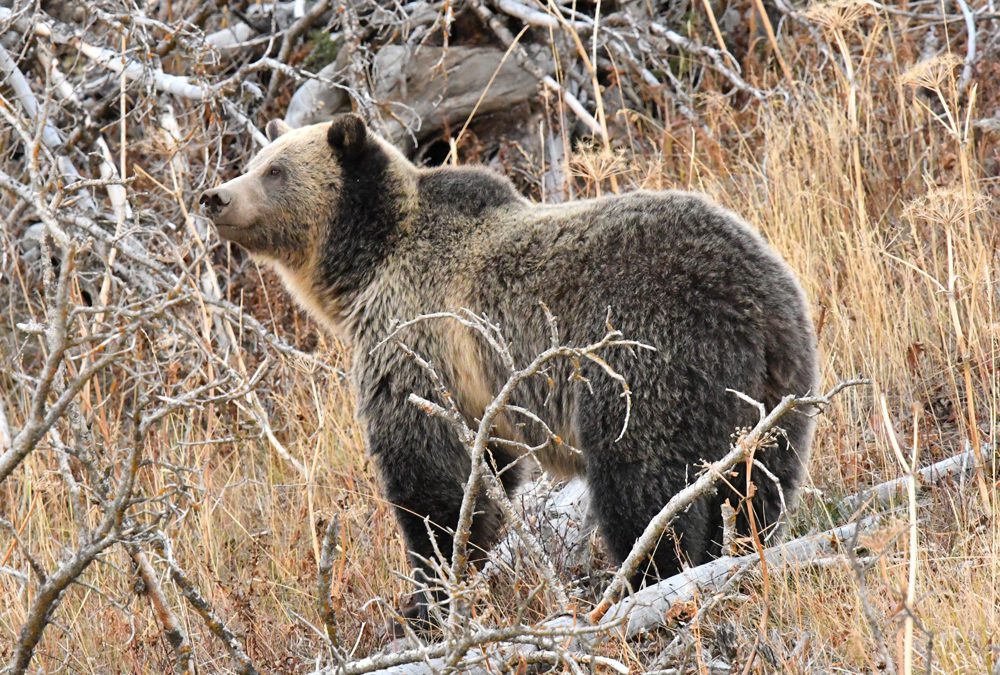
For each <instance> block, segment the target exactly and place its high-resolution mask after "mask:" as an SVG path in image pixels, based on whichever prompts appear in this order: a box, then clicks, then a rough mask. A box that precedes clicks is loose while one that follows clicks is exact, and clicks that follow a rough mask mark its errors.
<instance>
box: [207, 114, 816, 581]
mask: <svg viewBox="0 0 1000 675" xmlns="http://www.w3.org/2000/svg"><path fill="white" fill-rule="evenodd" d="M268 133H269V136H273V137H276V138H275V139H274V140H273V142H272V143H271V144H270V145H268V146H267V147H265V148H264V150H262V151H261V153H260V155H259V156H258V157H257V158H255V159H254V160H253V162H252V163H251V165H250V170H249V171H248V173H247V174H246V175H244V176H241V177H240V178H237V179H235V180H234V181H231V182H230V183H227V184H225V185H223V186H221V187H220V188H217V189H216V190H213V191H209V192H208V193H206V195H205V197H203V202H205V203H206V204H207V206H208V209H209V211H210V212H211V213H213V214H214V219H215V221H216V223H217V225H219V226H220V227H219V231H220V234H222V235H223V236H225V237H227V238H229V239H232V240H233V241H236V242H237V243H240V244H242V245H244V246H245V247H246V248H248V249H249V250H250V251H251V253H253V254H255V255H256V256H258V257H259V258H260V259H263V260H265V261H266V262H268V263H270V264H272V265H273V266H274V267H275V268H276V269H277V270H278V271H279V272H280V273H281V275H282V276H283V277H284V279H285V281H286V282H287V284H288V287H289V289H290V290H291V292H292V293H293V295H294V296H295V297H296V298H297V299H298V300H299V301H300V302H301V303H302V304H303V305H304V306H306V307H307V308H309V309H310V310H311V311H312V312H313V314H314V315H316V316H317V317H318V318H319V319H320V320H321V321H322V322H324V323H325V324H327V325H328V326H330V327H332V328H334V329H336V330H338V331H340V332H341V334H343V335H345V336H346V337H347V338H348V339H349V342H350V343H351V344H352V345H353V347H354V350H353V353H354V357H353V359H354V360H353V378H354V383H355V386H356V388H357V395H358V415H359V418H360V420H361V421H362V423H363V425H364V429H365V435H366V440H367V447H368V450H369V452H370V453H371V455H372V457H373V458H374V461H375V463H376V465H377V466H378V469H379V471H380V473H381V477H382V481H383V483H384V488H385V492H386V496H387V498H388V499H389V501H391V502H392V504H393V505H394V506H395V509H396V515H397V518H398V520H399V525H400V527H401V529H402V532H403V536H404V537H405V539H406V546H407V548H408V549H409V550H410V551H412V552H413V553H414V554H417V556H423V557H431V556H432V555H433V553H432V549H431V545H430V542H429V539H428V536H427V533H426V528H425V525H424V518H429V519H430V521H431V522H432V523H433V524H434V526H435V527H436V528H437V530H436V536H437V539H438V545H439V547H440V549H441V550H442V551H445V552H447V551H450V549H451V540H450V537H449V535H448V531H449V529H451V528H454V527H455V524H456V521H457V518H458V511H459V505H460V503H461V500H462V489H463V485H464V483H465V480H466V478H467V476H468V474H469V458H468V455H467V452H466V450H465V449H464V448H463V447H462V446H461V444H460V443H459V441H458V438H457V437H456V434H455V433H454V431H453V430H452V429H451V428H450V427H449V426H448V425H447V424H446V423H445V422H443V421H441V420H440V419H437V418H433V417H429V416H427V415H426V414H424V413H423V412H421V411H420V410H418V409H417V408H416V407H414V406H413V405H411V404H410V403H408V402H407V397H408V396H409V395H410V394H411V393H414V392H415V393H417V394H419V395H421V396H425V397H428V398H433V397H434V392H433V390H432V388H431V385H430V383H429V381H428V378H427V375H426V374H425V373H424V372H422V371H421V370H420V368H419V367H418V366H417V365H416V364H415V363H413V362H412V361H411V360H410V359H409V358H407V357H406V356H405V355H403V354H402V353H401V352H400V351H399V350H398V349H394V348H393V347H392V346H391V345H389V346H382V347H379V348H376V345H378V344H379V343H380V341H382V340H383V338H385V336H386V334H387V332H388V331H389V330H390V329H391V327H392V325H393V323H394V322H395V321H397V320H405V319H409V318H413V317H415V316H417V315H419V314H424V313H428V312H434V311H441V310H454V309H457V308H468V309H470V310H472V311H473V312H477V313H484V314H486V315H487V316H488V317H490V319H491V320H493V321H495V322H497V323H498V324H499V325H500V326H501V327H502V328H503V330H504V332H505V335H506V337H507V338H508V339H509V340H510V342H511V345H512V348H513V350H514V352H515V357H516V358H517V359H518V360H519V363H521V364H525V363H527V362H528V361H529V360H530V359H531V358H532V357H533V356H535V355H536V354H537V353H538V352H540V351H541V350H543V349H544V348H546V347H547V346H548V344H547V340H548V330H547V327H546V323H545V315H544V311H543V309H542V304H543V303H544V305H545V306H546V307H548V308H549V310H550V311H551V312H552V313H553V314H554V315H555V316H556V317H558V320H559V328H560V331H561V337H562V340H563V341H564V342H565V343H568V344H575V345H582V344H587V343H589V342H593V341H595V340H597V339H599V338H600V337H602V336H603V334H604V333H605V332H606V322H605V320H606V317H607V314H608V308H609V307H610V311H611V314H610V316H611V322H612V324H613V325H614V326H615V328H617V329H619V330H621V331H622V332H623V333H624V334H625V336H627V337H629V338H631V339H636V340H640V341H643V342H646V343H648V344H651V345H653V346H655V347H656V351H635V352H628V353H626V352H623V351H622V352H618V353H612V354H610V356H609V360H610V361H611V363H612V365H613V366H614V367H615V368H616V369H618V370H619V371H620V372H621V373H623V374H624V375H625V377H626V379H627V380H628V382H629V383H630V385H631V388H632V393H633V401H632V418H631V422H630V423H629V426H628V430H627V433H626V434H625V435H624V437H623V438H622V439H621V440H618V441H616V438H617V437H618V435H619V433H620V431H621V429H622V423H623V420H624V413H625V406H624V401H623V399H622V397H621V389H620V387H619V385H618V384H617V383H615V382H614V381H612V380H611V379H610V378H609V377H608V376H607V375H606V374H605V373H604V372H602V371H601V370H600V369H599V368H597V367H595V366H593V365H589V364H584V365H583V366H582V367H583V375H584V377H585V378H586V381H583V380H581V379H579V378H577V379H573V378H571V377H570V374H571V371H570V368H571V367H572V366H571V364H568V363H563V364H559V365H558V366H556V367H555V372H554V373H553V377H552V378H550V379H546V378H536V379H534V380H533V381H532V382H530V383H529V384H526V385H525V386H524V387H523V388H522V389H521V390H520V391H519V392H517V395H516V396H515V402H516V403H518V404H519V405H522V406H524V407H526V408H529V409H531V410H534V411H536V412H537V413H539V414H540V415H541V416H542V418H543V419H545V420H546V421H547V422H548V423H549V424H550V426H551V427H552V428H553V429H554V430H555V431H556V433H558V434H559V435H561V436H562V437H563V438H565V439H567V441H568V442H569V443H570V444H572V445H573V446H575V447H577V448H580V449H581V450H582V452H583V456H582V457H579V456H576V455H571V454H569V453H568V452H565V451H563V452H559V451H558V450H553V451H550V452H549V453H548V454H547V455H545V456H543V457H541V458H540V459H541V461H542V463H543V465H547V466H548V467H549V468H550V469H551V470H553V471H554V472H555V473H557V474H559V475H566V474H571V473H580V474H582V475H584V476H585V478H586V481H587V483H588V485H589V487H590V490H591V495H592V508H593V511H594V514H595V515H596V518H597V520H598V523H599V525H600V530H601V533H602V534H603V536H604V539H605V541H606V542H607V545H608V547H609V548H610V550H611V553H612V554H613V555H614V556H616V557H617V558H618V559H623V558H624V557H625V556H626V554H627V553H628V552H629V550H630V549H631V548H632V546H633V544H634V542H635V540H636V538H637V537H638V536H639V534H640V533H641V532H642V530H643V528H644V527H645V526H646V524H647V523H648V522H649V520H650V518H652V517H653V516H654V515H655V514H656V513H657V512H658V511H659V509H660V508H661V507H662V506H663V504H665V503H666V502H667V500H669V499H670V497H671V496H673V495H674V494H675V493H677V492H678V491H679V490H680V489H682V488H683V487H684V486H685V485H687V484H688V483H689V482H690V481H691V480H692V478H693V477H694V476H695V475H696V474H697V473H698V471H699V469H700V467H701V465H702V463H703V462H705V461H710V460H715V459H718V458H719V457H721V456H722V455H723V454H724V453H725V452H726V451H727V450H728V448H729V445H730V441H731V439H732V435H733V434H734V432H736V430H737V429H738V428H740V427H744V426H751V425H752V424H754V423H755V422H756V419H757V414H758V413H757V410H756V409H755V408H754V407H753V406H750V405H748V404H747V403H745V402H743V401H741V400H740V399H738V398H737V397H736V396H734V395H733V394H732V393H730V392H727V391H726V390H727V389H733V390H738V391H741V392H743V393H745V394H747V395H749V396H751V397H753V398H755V399H757V400H759V401H763V402H764V404H765V405H767V406H773V405H775V404H776V403H777V402H778V401H779V400H780V398H781V397H782V396H784V395H786V394H797V395H802V394H806V393H807V392H810V391H812V390H813V389H814V386H815V384H816V378H817V375H816V351H815V337H814V333H813V327H812V323H811V321H810V318H809V313H808V310H807V306H806V300H805V298H804V296H803V293H802V290H801V288H800V287H799V284H798V283H797V282H796V280H795V277H794V276H793V274H792V272H791V271H790V270H789V268H788V266H787V265H786V264H785V263H784V262H783V261H782V260H781V259H780V258H779V257H778V255H777V254H776V253H775V252H774V251H773V250H772V249H771V248H770V247H769V246H768V245H767V244H766V243H765V242H764V240H763V239H762V238H761V237H760V236H759V235H758V234H757V233H756V232H755V231H754V230H752V229H751V228H750V227H749V226H748V225H747V224H746V223H744V222H743V221H742V220H741V219H740V218H738V217H737V216H735V215H734V214H733V213H731V212H729V211H727V210H725V209H724V208H722V207H721V206H719V205H717V204H715V203H713V202H711V201H709V200H708V199H706V198H705V197H703V196H701V195H697V194H692V193H688V192H678V191H668V192H642V191H640V192H635V193H632V194H627V195H620V196H609V197H604V198H600V199H593V200H586V201H579V202H571V203H568V204H560V205H554V206H541V205H537V204H532V203H530V202H528V201H527V200H525V199H524V198H523V197H521V196H520V195H519V194H518V193H517V192H516V191H515V189H514V187H513V185H512V184H511V183H510V182H509V181H508V180H507V179H506V178H504V177H502V176H499V175H497V174H495V173H493V172H490V171H487V170H484V169H480V168H451V167H448V168H437V169H419V168H417V167H415V166H413V165H412V164H410V163H409V162H408V161H407V160H406V159H405V158H404V157H403V156H402V155H401V154H399V153H398V152H397V151H396V150H395V149H394V148H392V147H391V146H389V145H388V144H386V143H385V142H384V141H382V140H381V139H380V138H379V137H377V136H376V135H375V134H374V133H372V132H370V131H368V130H367V129H366V128H365V126H364V124H363V122H362V121H361V120H360V118H358V117H356V116H353V115H347V116H342V117H338V118H336V119H335V120H334V121H333V122H332V124H325V125H315V126H312V127H306V128H303V129H297V130H287V129H285V128H282V126H281V125H280V124H274V123H272V125H269V126H268ZM272 165H277V166H278V167H279V169H280V170H279V171H278V173H277V174H276V175H271V172H270V168H269V167H271V166H272ZM227 204H228V205H227ZM232 204H239V207H238V208H239V211H238V212H237V213H235V214H229V208H231V206H229V205H232ZM402 337H403V339H404V341H405V342H406V343H407V344H408V345H409V346H410V347H412V348H413V349H414V350H416V351H417V352H418V353H420V354H421V355H423V356H424V357H426V358H427V359H428V360H430V361H431V362H432V363H434V364H435V365H436V366H437V367H438V368H440V369H441V370H442V371H443V375H444V377H445V379H446V380H447V382H448V383H449V384H450V386H451V388H452V389H453V391H454V394H455V396H456V400H457V402H458V405H459V406H460V409H461V411H462V412H463V414H464V415H466V416H467V417H468V419H469V420H470V421H472V420H476V419H477V418H479V417H480V416H481V415H482V412H483V409H484V406H485V405H486V404H487V403H488V402H489V401H490V400H491V399H492V397H493V395H495V393H496V392H497V391H499V389H500V387H501V385H502V384H503V382H504V381H505V380H506V377H507V373H506V372H505V371H504V369H503V368H502V367H501V364H500V363H498V361H497V359H496V356H495V354H494V353H493V352H492V351H491V350H490V348H489V347H488V346H487V345H486V344H485V343H484V341H483V340H482V339H481V337H480V336H478V335H477V334H475V333H474V332H473V331H471V330H469V329H466V328H463V327H461V326H459V325H458V324H457V323H456V322H453V321H450V320H440V321H431V322H423V323H421V324H418V325H417V326H416V327H414V328H412V329H410V330H409V332H408V333H407V334H405V335H403V336H402ZM553 383H554V384H553ZM782 426H783V431H784V433H783V434H782V435H781V437H780V438H779V439H778V441H777V442H776V444H775V445H774V447H771V448H768V449H766V450H765V451H763V452H761V453H759V459H760V460H761V461H762V462H763V463H764V464H765V465H766V466H767V467H768V468H769V469H770V471H771V472H772V473H773V474H774V475H776V476H777V477H778V478H779V479H780V481H781V484H782V486H783V489H784V496H785V499H786V501H787V502H788V503H789V504H791V503H792V502H793V498H794V493H795V491H796V488H797V487H798V485H799V483H800V482H801V480H802V474H803V470H804V467H805V464H806V461H807V459H808V456H809V447H810V442H811V437H812V431H813V424H812V422H811V420H810V419H809V418H808V417H806V416H804V415H800V414H793V415H791V416H789V417H787V418H785V419H784V420H783V421H782ZM499 427H500V428H499V429H498V433H501V434H503V435H507V436H510V437H514V438H519V439H521V440H526V441H530V442H532V443H535V442H538V441H539V439H538V438H537V435H536V432H537V430H532V429H530V428H527V429H526V428H523V426H522V425H514V424H512V423H511V421H510V420H505V421H502V422H501V423H500V424H499ZM514 459H516V455H515V453H514V452H513V451H512V450H511V449H510V447H509V446H498V447H494V448H492V460H493V462H494V463H495V465H496V466H497V467H503V466H505V465H507V464H509V463H510V462H512V461H514ZM519 478H520V472H519V470H512V471H507V472H505V473H504V474H503V481H504V484H505V486H506V487H507V488H508V489H512V488H514V487H515V486H516V484H517V482H518V480H519ZM762 478H763V477H762V475H761V472H760V471H757V472H755V473H754V475H753V479H754V482H755V483H756V492H755V494H754V497H753V504H754V507H755V514H756V518H757V521H758V527H760V528H761V529H763V528H765V527H766V526H768V525H771V524H774V523H775V521H776V519H777V516H778V512H779V495H778V491H777V490H776V488H775V486H774V485H773V483H772V482H771V481H769V480H767V479H762ZM728 483H729V485H730V486H731V487H732V488H735V490H736V491H737V492H739V493H744V494H745V493H746V489H747V486H746V478H745V475H736V476H733V477H730V478H729V480H728ZM727 498H729V499H732V500H733V502H734V503H737V502H738V501H739V496H738V495H737V494H734V492H733V490H731V489H729V488H726V489H723V490H720V491H719V493H718V494H716V495H713V496H710V497H706V498H703V499H701V500H700V501H698V502H697V503H695V504H694V505H693V506H692V507H691V508H690V509H689V510H688V511H686V512H685V513H684V514H683V515H681V516H680V518H679V519H678V520H677V522H675V523H674V525H673V533H672V534H673V537H672V538H668V539H665V540H664V541H663V542H661V544H660V546H659V548H658V549H657V551H656V552H655V554H654V555H653V557H652V559H651V561H650V563H651V564H650V565H648V566H647V567H646V569H645V571H644V574H646V575H649V576H651V577H663V576H665V575H670V574H673V573H675V572H677V571H678V569H679V568H680V565H681V561H682V560H686V561H688V562H690V563H691V564H698V563H701V562H704V561H705V560H707V559H709V558H710V557H712V556H715V555H718V554H719V553H720V540H721V537H722V523H721V517H720V505H721V503H722V502H723V501H724V500H726V499H727ZM742 513H743V516H741V518H740V520H739V523H738V526H739V528H740V529H741V530H742V531H744V532H746V531H747V528H748V523H747V517H746V509H745V508H744V509H742ZM499 527H500V522H499V511H498V509H497V508H496V507H495V506H494V505H493V504H490V503H488V502H483V503H482V504H480V505H479V510H478V515H477V516H476V517H475V520H474V527H473V542H474V544H475V545H476V546H478V547H480V548H481V549H486V548H488V547H489V546H490V545H491V544H492V543H494V541H495V539H496V537H497V532H498V528H499ZM416 560H417V558H414V564H415V565H417V566H419V563H417V562H416ZM634 581H635V582H637V583H638V582H641V581H643V578H642V575H640V577H639V578H637V579H635V580H634Z"/></svg>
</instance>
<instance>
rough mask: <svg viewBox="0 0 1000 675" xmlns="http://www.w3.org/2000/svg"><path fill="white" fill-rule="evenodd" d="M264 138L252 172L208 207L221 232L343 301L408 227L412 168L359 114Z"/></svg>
mask: <svg viewBox="0 0 1000 675" xmlns="http://www.w3.org/2000/svg"><path fill="white" fill-rule="evenodd" d="M266 135H267V138H268V140H269V143H268V144H267V145H266V146H265V147H264V148H263V149H262V150H261V151H260V152H259V153H258V154H257V156H256V157H254V158H253V159H252V160H251V161H250V163H249V164H248V165H247V168H246V171H245V173H244V174H243V175H241V176H238V177H236V178H234V179H232V180H230V181H228V182H226V183H223V184H222V185H220V186H218V187H216V188H213V189H211V190H206V191H205V192H204V193H202V195H201V199H200V203H201V206H202V208H203V210H204V212H205V214H206V215H208V216H209V217H210V218H211V219H212V221H213V223H214V224H215V227H216V229H217V230H218V232H219V236H220V237H222V238H223V239H226V240H228V241H231V242H234V243H236V244H239V245H240V246H241V247H243V248H245V249H246V250H247V251H249V252H250V253H251V254H253V256H254V257H255V258H257V259H259V260H262V261H263V262H266V263H269V264H271V265H272V266H273V267H275V268H276V269H277V271H278V272H279V273H281V274H282V276H283V277H284V278H285V280H286V282H289V283H290V284H291V282H292V281H293V280H294V282H295V285H297V286H299V287H300V289H299V290H300V291H303V292H306V290H307V289H308V291H311V292H313V293H314V294H317V293H318V294H322V295H323V296H324V300H323V302H322V303H321V304H323V305H327V304H329V301H333V300H336V301H338V304H341V305H343V304H344V303H343V302H341V301H344V300H345V299H346V300H347V301H349V298H345V296H349V295H350V294H351V293H352V292H354V293H356V292H357V291H359V290H360V289H361V287H363V285H364V283H365V278H366V277H367V276H370V274H371V273H372V271H373V270H374V268H375V267H376V266H377V265H378V264H379V263H380V262H381V261H382V260H383V259H384V258H385V256H386V254H387V251H388V249H389V248H390V247H391V245H392V242H393V240H394V239H395V237H396V236H397V235H398V233H399V232H400V231H401V228H402V227H403V224H404V223H405V221H406V218H407V214H408V212H409V208H410V205H411V204H412V202H413V194H414V193H415V189H416V188H415V184H416V172H415V168H414V167H413V165H412V164H410V163H409V161H408V160H407V159H406V158H405V157H403V155H402V154H401V153H399V151H398V150H396V149H395V148H394V147H392V146H391V145H389V144H388V143H386V142H385V141H383V140H382V139H381V138H379V137H378V135H376V134H374V133H373V132H370V131H369V130H368V128H367V127H366V125H365V123H364V121H363V120H362V119H361V117H359V116H358V115H354V114H346V115H339V116H337V117H335V118H334V119H333V121H331V122H328V123H321V124H314V125H311V126H307V127H302V128H299V129H292V128H290V127H289V126H288V125H287V124H285V123H284V122H282V121H279V120H272V121H271V122H269V123H268V125H267V128H266ZM299 299H300V300H303V301H305V302H306V303H307V304H309V299H308V298H305V297H301V294H300V298H299ZM330 309H331V308H329V307H324V308H323V311H324V312H327V313H329V311H330ZM327 318H329V317H327Z"/></svg>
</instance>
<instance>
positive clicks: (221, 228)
mask: <svg viewBox="0 0 1000 675" xmlns="http://www.w3.org/2000/svg"><path fill="white" fill-rule="evenodd" d="M212 224H213V225H214V226H215V231H216V232H218V233H219V237H220V238H222V239H225V240H226V241H232V242H235V243H237V244H239V243H240V242H241V241H242V240H244V239H245V238H246V231H247V229H248V228H246V227H241V226H239V225H226V224H224V223H216V222H213V223H212Z"/></svg>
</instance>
